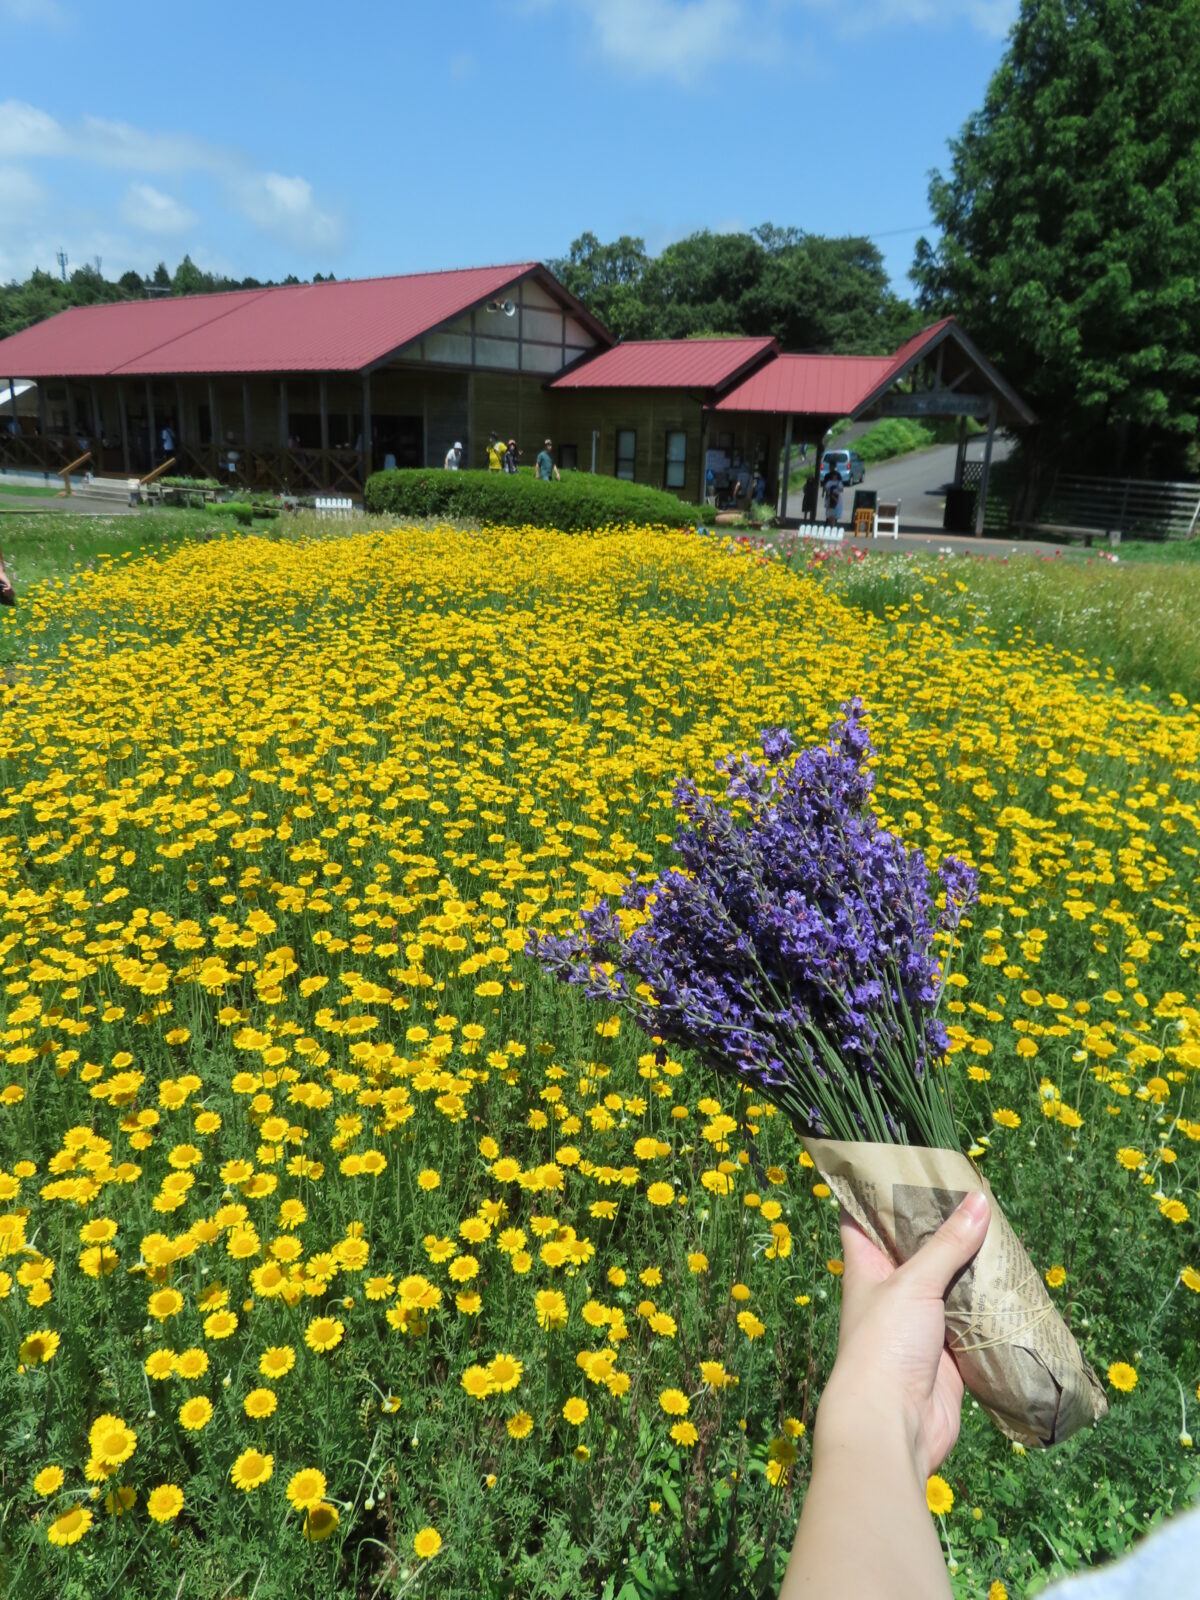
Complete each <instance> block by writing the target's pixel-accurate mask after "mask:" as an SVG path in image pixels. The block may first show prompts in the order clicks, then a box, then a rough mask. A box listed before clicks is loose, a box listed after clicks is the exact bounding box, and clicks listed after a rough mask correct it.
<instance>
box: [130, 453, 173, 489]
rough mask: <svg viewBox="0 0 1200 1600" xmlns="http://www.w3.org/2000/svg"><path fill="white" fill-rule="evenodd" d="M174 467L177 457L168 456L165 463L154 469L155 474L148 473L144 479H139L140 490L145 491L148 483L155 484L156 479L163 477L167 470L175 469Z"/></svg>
mask: <svg viewBox="0 0 1200 1600" xmlns="http://www.w3.org/2000/svg"><path fill="white" fill-rule="evenodd" d="M174 465H175V457H174V456H168V457H167V459H166V460H165V461H163V462H162V463H160V465H159V466H157V467H155V468H154V470H153V472H148V473H147V474H146V476H145V477H144V478H139V479H138V488H139V489H144V488H145V487H146V485H147V484H148V483H153V482H154V480H155V478H158V477H161V476H162V474H163V473H164V472H165V471H166V470H167V468H168V467H173V466H174Z"/></svg>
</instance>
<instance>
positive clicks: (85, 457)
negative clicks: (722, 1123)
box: [58, 450, 92, 494]
mask: <svg viewBox="0 0 1200 1600" xmlns="http://www.w3.org/2000/svg"><path fill="white" fill-rule="evenodd" d="M91 459H92V452H91V451H90V450H85V451H84V452H83V454H82V455H81V456H77V457H76V459H75V460H74V461H72V462H70V463H68V465H67V466H65V467H59V469H58V476H59V477H60V478H61V479H62V481H63V486H62V492H63V493H64V494H70V492H71V474H72V473H73V472H78V470H79V468H80V467H81V466H82V465H83V464H84V462H85V461H90V460H91Z"/></svg>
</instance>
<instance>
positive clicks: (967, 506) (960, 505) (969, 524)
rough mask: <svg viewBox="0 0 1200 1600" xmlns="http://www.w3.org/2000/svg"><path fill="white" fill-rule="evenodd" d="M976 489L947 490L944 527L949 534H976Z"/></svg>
mask: <svg viewBox="0 0 1200 1600" xmlns="http://www.w3.org/2000/svg"><path fill="white" fill-rule="evenodd" d="M975 495H976V491H975V490H974V489H947V490H946V510H945V514H944V515H943V517H942V527H943V529H944V530H945V531H946V532H947V533H974V532H975Z"/></svg>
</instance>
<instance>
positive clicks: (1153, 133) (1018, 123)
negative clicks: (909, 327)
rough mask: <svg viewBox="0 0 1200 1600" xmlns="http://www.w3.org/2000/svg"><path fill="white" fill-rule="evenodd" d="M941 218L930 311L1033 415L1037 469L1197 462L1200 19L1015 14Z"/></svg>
mask: <svg viewBox="0 0 1200 1600" xmlns="http://www.w3.org/2000/svg"><path fill="white" fill-rule="evenodd" d="M930 205H931V209H932V212H933V216H934V219H935V221H936V222H937V224H938V226H939V227H940V228H941V230H942V232H941V238H940V239H939V241H938V242H937V244H936V245H931V244H930V243H929V242H928V241H927V240H925V239H921V240H920V241H919V242H918V245H917V254H916V262H915V266H914V269H913V277H914V279H915V280H916V282H917V285H918V288H919V303H920V304H921V306H922V307H923V308H924V309H925V310H926V311H929V312H933V313H937V314H940V313H943V312H947V311H952V312H954V313H955V314H956V315H957V316H958V317H959V319H960V320H961V321H962V323H963V325H964V327H965V328H966V329H967V331H968V332H969V333H970V334H971V336H972V337H973V338H974V339H975V340H976V341H977V342H978V343H979V344H980V345H981V346H982V347H983V349H984V350H985V351H986V352H987V354H988V355H989V356H991V357H992V359H993V360H994V361H995V362H996V363H997V365H998V366H1000V368H1001V369H1002V370H1003V371H1004V372H1005V373H1006V374H1007V376H1008V377H1009V378H1010V379H1011V380H1012V382H1013V383H1014V384H1015V385H1016V387H1017V388H1018V389H1019V390H1020V391H1021V392H1022V393H1023V394H1024V395H1025V396H1026V397H1027V398H1028V399H1029V400H1030V402H1031V403H1032V404H1033V406H1034V407H1035V408H1036V410H1037V411H1038V413H1039V418H1040V421H1041V423H1042V427H1041V429H1040V430H1039V439H1038V449H1039V453H1040V454H1041V456H1042V457H1043V458H1045V457H1048V456H1050V455H1051V454H1052V453H1053V454H1054V455H1055V456H1057V457H1058V458H1059V459H1064V460H1067V461H1069V462H1070V463H1071V464H1075V463H1078V464H1080V465H1084V464H1088V465H1103V466H1107V467H1109V468H1111V469H1112V470H1114V471H1122V470H1124V471H1172V470H1174V471H1178V470H1180V469H1182V468H1183V467H1184V466H1185V465H1186V464H1187V463H1188V460H1189V456H1190V457H1192V458H1193V461H1194V455H1195V442H1196V436H1197V426H1198V423H1200V0H1022V5H1021V11H1020V15H1019V17H1018V20H1017V22H1016V24H1015V25H1014V28H1013V31H1012V35H1011V37H1010V41H1009V45H1008V49H1007V52H1006V54H1005V56H1004V59H1003V61H1002V63H1001V65H1000V67H999V68H998V69H997V71H996V73H995V75H994V77H993V78H992V81H991V84H990V85H989V87H988V91H987V95H986V98H985V101H984V104H983V107H982V109H981V110H980V111H978V112H977V113H976V114H975V115H974V116H972V117H971V119H970V121H969V122H968V123H967V125H966V127H965V128H964V129H963V130H962V133H961V134H960V135H959V137H958V138H957V139H956V140H954V141H953V143H952V144H951V159H950V170H949V172H948V173H947V174H945V175H935V176H934V178H933V179H932V183H931V188H930Z"/></svg>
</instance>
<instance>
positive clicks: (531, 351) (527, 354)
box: [521, 344, 563, 372]
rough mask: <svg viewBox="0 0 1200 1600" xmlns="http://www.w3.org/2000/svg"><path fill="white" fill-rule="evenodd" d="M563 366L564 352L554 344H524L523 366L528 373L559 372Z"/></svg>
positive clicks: (522, 347) (522, 353) (522, 352)
mask: <svg viewBox="0 0 1200 1600" xmlns="http://www.w3.org/2000/svg"><path fill="white" fill-rule="evenodd" d="M562 364H563V359H562V351H561V350H560V349H558V347H557V346H556V345H552V344H522V346H521V365H522V367H524V368H525V370H526V372H557V371H558V370H559V368H560V367H561V366H562Z"/></svg>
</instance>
